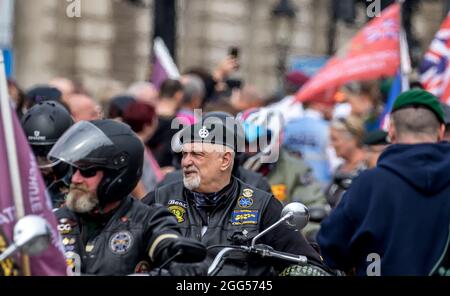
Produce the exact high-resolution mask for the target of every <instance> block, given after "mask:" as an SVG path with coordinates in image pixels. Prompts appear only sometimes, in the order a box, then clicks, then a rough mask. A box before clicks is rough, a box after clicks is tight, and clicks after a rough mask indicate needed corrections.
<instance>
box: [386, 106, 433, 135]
mask: <svg viewBox="0 0 450 296" xmlns="http://www.w3.org/2000/svg"><path fill="white" fill-rule="evenodd" d="M391 121H392V124H393V125H394V127H395V131H396V133H397V135H398V137H399V138H401V137H402V136H404V135H410V136H413V137H415V138H418V139H422V138H437V137H438V135H439V128H440V125H441V124H440V122H439V120H438V119H437V117H436V115H435V114H434V113H433V112H432V111H431V110H428V109H426V108H423V107H409V108H404V109H400V110H397V111H395V112H394V113H392V114H391Z"/></svg>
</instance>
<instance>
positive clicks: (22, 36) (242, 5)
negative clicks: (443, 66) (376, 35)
mask: <svg viewBox="0 0 450 296" xmlns="http://www.w3.org/2000/svg"><path fill="white" fill-rule="evenodd" d="M154 1H161V2H160V4H161V3H163V2H165V0H154ZM154 1H153V0H128V1H125V0H95V1H92V0H78V2H79V3H80V8H81V9H80V16H79V17H69V16H68V15H67V13H66V12H67V10H68V6H69V5H75V4H76V3H75V2H77V0H66V1H62V0H34V1H29V0H15V1H14V0H0V4H1V3H3V5H5V3H6V2H10V3H13V5H12V6H13V7H12V9H11V11H13V18H12V20H11V21H10V25H11V30H10V31H11V34H10V35H11V36H10V37H8V38H10V39H11V41H10V47H12V49H13V51H14V55H15V65H14V77H15V79H16V80H17V81H18V82H19V83H20V85H22V86H23V87H24V88H27V87H29V86H31V85H33V84H37V83H45V82H47V81H48V80H49V79H50V78H52V77H55V76H66V77H69V78H72V79H77V80H79V81H80V82H81V83H82V84H83V85H84V86H85V88H86V89H87V90H88V91H89V92H91V93H92V94H93V95H94V96H99V95H100V94H98V92H100V91H103V90H105V89H106V90H107V89H108V88H115V87H116V88H117V87H126V86H128V85H129V84H130V83H131V82H133V81H137V80H146V79H148V78H149V74H150V71H151V63H150V53H151V40H152V37H153V33H154V27H155V26H154V10H155V3H154ZM333 1H335V0H291V1H290V2H291V3H292V4H293V5H295V8H296V10H295V11H296V14H295V18H294V26H293V27H294V30H293V35H292V43H291V46H290V48H289V50H288V51H287V53H286V52H285V54H287V55H286V62H287V67H288V68H289V63H290V61H291V60H292V58H295V57H297V56H324V55H327V54H330V53H333V52H334V51H335V50H336V49H338V48H340V47H342V46H343V44H345V43H346V42H347V41H348V40H349V38H351V37H352V36H353V35H354V34H355V32H356V31H357V30H358V28H360V27H361V26H362V25H363V24H364V22H365V21H366V5H365V3H364V1H359V0H358V1H356V0H355V1H353V0H351V1H352V8H355V9H354V10H350V16H351V17H350V19H349V18H348V17H347V16H344V17H342V15H341V17H338V18H337V20H335V21H333V17H332V15H333ZM407 1H414V0H407ZM168 2H171V1H168ZM279 2H280V0H226V1H225V0H174V1H172V3H174V4H175V8H176V9H175V11H176V19H175V20H176V22H175V26H176V30H175V31H176V36H175V43H174V50H175V56H176V62H177V65H178V67H179V69H180V71H181V72H182V71H183V69H186V68H187V67H190V66H202V67H206V68H207V69H211V70H212V69H213V68H214V66H215V65H216V64H217V63H218V62H219V61H221V60H222V59H223V58H224V57H225V56H226V54H227V51H228V49H229V47H230V46H233V45H236V46H238V47H239V48H240V60H241V69H240V75H241V76H242V78H243V79H244V81H245V82H247V83H251V84H254V85H256V86H257V87H258V88H259V89H260V90H261V91H264V92H265V93H269V92H272V91H273V90H275V89H276V88H277V76H279V71H278V70H279V66H280V65H279V63H280V50H279V47H277V46H276V45H277V42H276V39H275V37H274V33H273V31H274V27H275V24H274V18H273V8H274V6H275V5H276V4H277V3H279ZM281 2H283V1H281ZM336 2H337V1H336ZM339 2H348V1H347V0H344V1H339ZM382 2H383V3H384V2H386V1H382ZM414 2H418V3H417V5H416V6H415V8H414V14H413V17H412V24H413V26H412V32H413V34H414V38H415V40H417V42H418V43H417V44H416V49H415V50H419V51H421V52H423V51H424V50H425V49H426V48H427V47H428V45H429V42H430V41H431V39H432V38H433V36H434V33H435V32H436V30H437V28H438V27H439V25H440V23H441V21H442V20H443V17H444V15H445V13H444V11H446V7H447V6H446V5H447V2H448V1H446V0H427V1H414ZM366 4H367V3H366ZM0 7H2V6H0ZM0 9H1V8H0ZM352 13H353V14H354V15H351V14H352ZM344 14H345V11H344ZM169 15H170V14H169ZM1 20H3V19H0V26H3V27H5V26H7V25H8V24H5V23H4V22H1ZM168 21H169V20H168ZM163 27H164V26H163ZM169 29H170V28H169ZM0 46H1V44H0ZM3 46H6V45H3ZM169 47H170V46H169ZM281 54H283V52H281ZM417 55H420V54H417ZM282 58H283V59H284V57H282ZM277 69H278V70H277Z"/></svg>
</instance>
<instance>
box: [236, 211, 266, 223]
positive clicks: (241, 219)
mask: <svg viewBox="0 0 450 296" xmlns="http://www.w3.org/2000/svg"><path fill="white" fill-rule="evenodd" d="M258 217H259V211H258V210H234V211H233V213H232V214H231V224H233V225H243V224H244V225H245V224H258Z"/></svg>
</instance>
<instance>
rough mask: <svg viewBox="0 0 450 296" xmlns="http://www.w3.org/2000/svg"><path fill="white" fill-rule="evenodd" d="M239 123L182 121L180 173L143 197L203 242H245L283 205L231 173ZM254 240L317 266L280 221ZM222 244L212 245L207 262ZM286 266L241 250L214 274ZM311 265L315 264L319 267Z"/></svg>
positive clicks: (310, 252) (269, 272)
mask: <svg viewBox="0 0 450 296" xmlns="http://www.w3.org/2000/svg"><path fill="white" fill-rule="evenodd" d="M239 127H240V125H239V124H237V123H236V122H232V121H231V120H230V121H227V122H226V123H224V122H223V120H221V119H220V118H212V117H209V118H207V119H203V120H202V121H201V122H199V123H198V124H195V125H193V126H189V127H186V128H185V129H183V130H182V131H181V133H180V134H179V135H178V136H179V140H180V143H181V145H182V154H183V157H182V161H181V166H182V169H183V179H182V180H179V181H176V182H173V183H170V184H167V185H165V186H162V187H160V188H157V189H156V190H155V191H153V192H151V193H149V194H148V195H147V196H146V197H145V198H144V199H143V202H144V203H147V204H149V205H154V204H162V205H164V206H166V207H167V208H168V209H169V211H171V212H172V213H173V214H174V216H175V217H176V218H177V222H178V225H179V226H180V228H181V233H182V235H183V236H185V237H188V238H192V239H196V240H198V241H201V242H202V243H204V244H205V245H206V246H208V247H210V246H214V245H222V246H224V245H247V244H248V243H249V242H250V241H251V240H252V238H254V237H255V236H256V235H257V234H258V233H260V232H262V231H263V230H264V229H267V228H268V227H269V226H271V225H272V224H274V223H275V222H276V221H277V220H278V219H279V218H280V216H281V210H282V205H281V203H280V202H279V201H278V200H277V199H275V197H274V196H273V195H272V194H270V193H268V192H265V191H262V190H260V189H258V188H255V187H253V186H251V185H249V184H246V183H244V182H243V181H242V180H240V179H238V178H235V177H234V176H233V175H232V170H233V164H234V159H235V158H234V155H235V152H236V151H238V144H239V143H238V142H239V141H236V134H237V133H238V132H242V131H239ZM258 242H261V243H264V244H266V245H269V246H271V247H273V248H274V249H275V250H278V251H283V252H288V253H293V254H299V255H305V256H307V257H308V260H309V262H310V263H311V265H310V266H311V270H312V269H314V268H316V267H317V266H320V267H322V268H325V267H324V265H322V263H321V259H320V257H319V255H318V254H317V253H316V252H315V251H314V249H313V248H312V247H311V246H310V245H309V244H308V243H307V242H306V241H305V239H304V237H303V236H302V235H301V234H300V233H299V232H295V231H292V230H290V229H288V228H287V226H285V225H280V226H278V228H277V230H276V231H274V232H269V233H268V234H266V235H265V236H263V237H262V238H261V240H259V241H258ZM219 251H220V248H210V249H209V250H208V256H207V259H206V263H207V264H208V265H210V263H211V262H212V260H213V258H214V257H215V256H216V254H217V253H218V252H219ZM285 267H287V266H286V265H284V264H274V263H273V262H263V261H262V260H257V259H256V260H255V258H250V257H247V256H245V255H243V254H237V255H230V257H228V258H227V260H226V261H225V264H224V265H223V268H222V269H221V270H220V271H219V272H218V275H226V276H243V275H255V276H256V275H274V272H277V271H278V272H279V271H281V270H282V269H283V268H285ZM315 270H318V269H317V268H316V269H315Z"/></svg>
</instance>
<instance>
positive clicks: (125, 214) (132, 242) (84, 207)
mask: <svg viewBox="0 0 450 296" xmlns="http://www.w3.org/2000/svg"><path fill="white" fill-rule="evenodd" d="M143 153H144V147H143V144H142V142H141V141H140V140H139V138H138V137H137V136H136V134H135V133H134V132H133V131H132V130H131V128H130V127H129V126H128V125H126V124H123V123H120V122H117V121H114V120H95V121H91V122H87V121H80V122H78V123H76V124H75V125H73V126H72V128H70V129H69V130H68V131H67V132H66V133H65V134H64V135H63V136H62V137H61V138H60V139H59V140H58V142H56V144H55V145H54V147H53V148H52V150H51V151H50V152H49V159H51V160H54V161H59V162H64V163H66V164H68V165H69V166H70V167H71V170H72V176H71V179H70V180H71V184H70V187H69V193H68V194H67V197H66V203H65V206H64V207H62V208H60V209H58V210H57V211H56V212H55V214H56V216H57V219H58V222H59V225H58V229H59V231H60V234H61V236H62V238H63V240H62V243H63V245H64V248H65V252H66V256H67V258H70V259H69V260H68V262H69V264H70V267H72V268H73V270H74V271H75V272H80V273H82V274H91V275H92V274H94V275H127V274H132V273H145V272H149V271H150V269H152V268H155V267H158V266H159V265H161V264H162V263H164V262H167V260H168V259H169V258H171V257H173V255H174V254H176V253H177V252H178V251H180V248H183V242H186V241H185V239H184V238H181V237H180V231H179V229H178V226H177V223H176V220H175V219H174V218H173V216H171V214H170V212H168V211H167V210H166V209H165V208H164V207H162V206H158V205H153V206H151V207H148V206H146V205H144V204H143V203H141V202H140V201H138V200H136V199H134V198H133V197H131V196H130V195H129V194H130V192H131V191H132V190H133V189H134V188H135V186H136V184H137V182H138V181H139V179H140V177H141V175H142V163H143ZM168 269H169V271H170V272H172V274H175V275H180V273H181V274H183V275H194V273H195V274H199V273H201V271H198V272H197V270H193V269H192V267H191V266H186V265H184V264H183V263H177V262H172V264H171V265H170V266H169V268H168ZM194 269H195V268H194Z"/></svg>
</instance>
